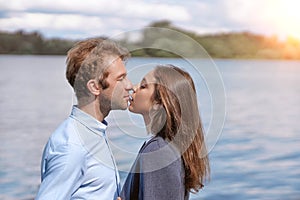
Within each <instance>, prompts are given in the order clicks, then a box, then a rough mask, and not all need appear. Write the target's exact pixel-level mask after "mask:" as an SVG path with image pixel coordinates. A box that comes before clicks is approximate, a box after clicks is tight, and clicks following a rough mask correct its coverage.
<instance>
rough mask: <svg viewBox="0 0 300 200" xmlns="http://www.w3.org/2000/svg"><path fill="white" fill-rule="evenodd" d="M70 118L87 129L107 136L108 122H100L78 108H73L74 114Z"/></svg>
mask: <svg viewBox="0 0 300 200" xmlns="http://www.w3.org/2000/svg"><path fill="white" fill-rule="evenodd" d="M70 117H72V118H74V119H75V120H77V121H78V122H80V123H81V124H83V125H84V126H86V127H87V128H89V129H90V130H91V131H93V132H95V133H97V134H100V135H103V134H105V130H106V128H107V122H106V121H105V120H103V121H102V122H99V121H98V120H96V119H95V118H94V117H92V116H91V115H89V114H87V113H86V112H84V111H82V110H80V109H79V108H78V107H77V106H73V107H72V112H71V115H70Z"/></svg>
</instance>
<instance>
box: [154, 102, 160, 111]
mask: <svg viewBox="0 0 300 200" xmlns="http://www.w3.org/2000/svg"><path fill="white" fill-rule="evenodd" d="M161 108H162V105H161V104H160V103H154V105H153V110H160V109H161Z"/></svg>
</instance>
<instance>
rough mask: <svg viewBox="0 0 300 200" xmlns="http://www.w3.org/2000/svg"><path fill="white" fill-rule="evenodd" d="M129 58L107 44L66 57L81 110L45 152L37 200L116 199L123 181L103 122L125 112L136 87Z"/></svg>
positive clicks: (91, 42)
mask: <svg viewBox="0 0 300 200" xmlns="http://www.w3.org/2000/svg"><path fill="white" fill-rule="evenodd" d="M128 57H129V52H128V51H127V50H126V49H124V48H122V47H120V46H118V45H117V44H116V43H114V42H112V41H109V40H104V39H87V40H85V41H82V42H79V43H77V44H76V45H75V46H74V47H73V48H72V49H71V50H70V51H69V52H68V55H67V70H66V77H67V79H68V82H69V83H70V85H71V86H72V87H73V89H74V91H75V94H76V97H77V102H78V105H77V106H73V108H72V112H71V115H70V116H69V117H68V118H67V119H66V120H65V121H64V122H63V123H62V124H61V125H60V126H59V127H58V128H57V129H56V130H55V131H54V133H53V134H52V135H51V137H50V138H49V141H48V143H47V145H46V147H45V149H44V153H43V157H42V166H41V178H42V182H41V185H40V188H39V191H38V194H37V197H36V199H49V200H54V199H63V200H67V199H89V200H93V199H101V200H102V199H103V200H106V199H107V200H112V199H116V198H117V196H118V195H119V189H120V188H119V175H118V171H117V167H116V164H115V160H114V157H113V155H112V152H111V149H110V147H109V144H108V141H107V138H106V135H105V129H106V126H107V123H106V122H105V120H104V118H105V117H106V116H107V115H108V113H109V112H110V110H113V109H124V110H125V109H126V108H127V105H128V100H129V91H130V90H131V89H132V84H131V82H130V81H129V80H128V78H127V76H126V75H127V72H126V68H125V66H124V63H123V62H124V61H125V60H126V59H127V58H128Z"/></svg>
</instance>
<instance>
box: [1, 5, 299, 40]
mask: <svg viewBox="0 0 300 200" xmlns="http://www.w3.org/2000/svg"><path fill="white" fill-rule="evenodd" d="M298 2H299V1H298V0H264V1H260V0H252V1H241V0H230V1H226V0H209V1H208V0H203V1H197V0H190V1H179V0H174V1H171V0H149V1H146V0H88V1H83V0H57V1H55V0H38V1H36V0H13V1H4V0H0V5H1V6H0V28H1V30H9V31H13V30H18V29H24V30H25V31H26V30H37V31H40V32H42V33H43V34H44V35H46V36H48V37H51V36H56V37H70V36H71V37H77V38H78V37H86V36H89V35H91V36H95V35H97V34H98V35H99V34H100V35H104V36H109V35H112V34H117V33H118V32H123V31H130V30H133V29H141V28H143V27H145V26H147V25H148V24H150V23H151V22H153V21H158V20H165V19H166V20H170V21H171V22H172V23H173V24H174V25H175V26H179V27H181V28H184V29H187V30H192V31H196V32H198V33H216V32H220V31H221V32H230V31H251V32H254V33H259V34H267V35H272V34H278V35H282V36H284V35H286V34H287V33H295V34H296V35H299V37H300V28H297V27H298V26H297V24H298V22H299V20H300V19H299V17H300V15H299V11H298V9H296V8H298V7H299V6H300V3H298ZM294 5H295V6H294ZM297 5H299V6H298V7H297Z"/></svg>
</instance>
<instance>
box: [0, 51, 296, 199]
mask: <svg viewBox="0 0 300 200" xmlns="http://www.w3.org/2000/svg"><path fill="white" fill-rule="evenodd" d="M195 62H197V63H200V65H201V63H203V65H204V63H207V61H205V60H204V61H201V60H199V61H195ZM149 63H161V64H164V63H172V64H174V65H177V66H181V67H184V68H188V64H187V63H186V62H185V61H183V60H180V59H150V58H132V59H131V60H130V61H129V62H128V63H127V66H128V71H129V77H130V78H131V79H132V80H133V82H135V83H136V82H138V81H139V80H140V78H141V76H142V75H143V74H144V73H146V72H147V71H148V70H145V69H146V68H147V64H149ZM214 63H215V64H216V66H217V68H218V70H219V71H220V75H221V77H222V79H223V82H224V87H225V94H226V102H224V100H223V99H222V98H220V99H219V101H220V102H219V103H220V105H223V104H224V105H225V107H226V118H225V123H224V126H223V128H222V132H221V134H220V135H218V136H217V137H215V138H214V139H215V140H214V142H213V143H211V144H209V147H210V153H209V157H210V164H211V180H210V182H208V183H207V184H206V186H205V187H204V189H203V190H201V191H200V192H199V193H198V194H195V195H192V198H191V199H205V200H219V199H231V200H240V199H243V200H250V199H266V200H267V199H272V200H276V199H278V200H282V199H287V200H296V199H300V125H299V121H300V78H299V77H300V61H264V60H247V61H245V60H214ZM143 65H144V66H143ZM137 66H143V67H138V68H137ZM148 68H149V69H150V66H149V67H148ZM0 70H1V72H0V94H1V98H0V112H1V114H2V117H1V120H0V199H1V200H11V199H21V200H25V199H32V198H34V196H35V194H36V192H37V190H38V187H39V183H40V159H41V154H42V150H43V147H44V145H45V143H46V141H47V139H48V137H49V136H50V134H51V132H52V131H53V130H54V129H55V128H56V127H57V126H58V125H59V123H61V122H62V121H63V120H64V119H65V118H66V117H67V116H68V115H69V113H70V110H71V106H72V104H73V103H74V101H75V100H74V99H75V98H74V95H73V93H72V90H71V88H70V87H69V85H68V83H67V81H66V79H65V75H64V73H65V57H64V56H0ZM192 74H193V75H194V76H195V77H196V78H197V75H195V73H193V72H192ZM195 81H196V83H197V87H198V96H199V104H200V112H201V117H202V120H203V123H204V126H205V129H206V130H208V128H209V124H210V120H211V119H212V117H213V116H214V115H215V114H216V113H214V111H213V109H214V108H215V107H214V105H213V103H212V100H211V95H212V94H211V88H209V87H208V86H207V85H206V83H207V82H205V80H198V79H197V80H195ZM206 81H207V80H206ZM216 81H217V80H216ZM212 90H213V89H212ZM220 108H221V107H220ZM220 112H222V111H221V110H220ZM219 114H220V113H219ZM108 121H109V126H110V127H109V129H108V131H107V134H108V136H109V138H110V142H111V145H112V148H113V150H114V152H115V155H116V159H117V163H118V166H119V169H120V174H121V179H122V182H123V181H124V178H125V177H126V170H128V168H129V167H130V165H131V163H132V161H133V159H134V157H135V152H137V150H138V148H139V147H140V145H141V143H142V141H143V140H144V138H145V135H144V132H143V130H144V127H143V125H142V124H143V123H142V122H141V119H140V117H139V116H135V115H132V114H129V113H128V112H127V111H122V112H120V111H116V112H112V113H111V114H110V115H109V117H108ZM133 127H134V128H133ZM133 129H135V132H137V133H135V132H134V131H133V132H134V133H132V132H131V131H130V130H133ZM139 131H140V135H139V134H138V132H139Z"/></svg>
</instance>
